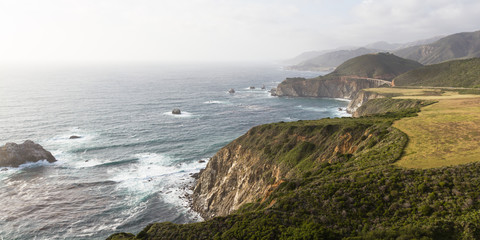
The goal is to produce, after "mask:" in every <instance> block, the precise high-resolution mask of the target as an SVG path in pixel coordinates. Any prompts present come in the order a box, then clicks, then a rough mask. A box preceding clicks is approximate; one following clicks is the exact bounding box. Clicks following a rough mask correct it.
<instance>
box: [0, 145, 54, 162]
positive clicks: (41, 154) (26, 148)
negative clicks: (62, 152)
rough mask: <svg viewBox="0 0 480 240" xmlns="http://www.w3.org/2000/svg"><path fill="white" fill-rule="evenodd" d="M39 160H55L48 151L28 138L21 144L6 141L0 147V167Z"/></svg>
mask: <svg viewBox="0 0 480 240" xmlns="http://www.w3.org/2000/svg"><path fill="white" fill-rule="evenodd" d="M40 160H47V161H48V162H55V161H57V160H56V159H55V157H53V155H52V154H51V153H50V152H49V151H47V150H45V149H43V147H42V146H40V145H39V144H36V143H34V142H33V141H30V140H27V141H25V142H24V143H22V144H16V143H7V144H5V145H4V146H2V147H0V166H2V167H18V166H20V165H22V164H24V163H27V162H37V161H40Z"/></svg>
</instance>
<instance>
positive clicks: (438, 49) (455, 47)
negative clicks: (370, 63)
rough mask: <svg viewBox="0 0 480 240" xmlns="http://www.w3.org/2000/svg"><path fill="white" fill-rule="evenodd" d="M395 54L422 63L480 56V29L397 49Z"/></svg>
mask: <svg viewBox="0 0 480 240" xmlns="http://www.w3.org/2000/svg"><path fill="white" fill-rule="evenodd" d="M395 54H396V55H398V56H400V57H403V58H408V59H412V60H415V61H418V62H420V63H422V64H435V63H440V62H444V61H448V60H453V59H461V58H473V57H480V31H477V32H465V33H457V34H453V35H450V36H447V37H444V38H442V39H440V40H438V41H436V42H434V43H431V44H425V45H420V46H414V47H409V48H405V49H401V50H398V51H395Z"/></svg>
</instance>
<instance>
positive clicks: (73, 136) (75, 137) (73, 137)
mask: <svg viewBox="0 0 480 240" xmlns="http://www.w3.org/2000/svg"><path fill="white" fill-rule="evenodd" d="M77 138H82V137H80V136H76V135H72V136H70V139H77Z"/></svg>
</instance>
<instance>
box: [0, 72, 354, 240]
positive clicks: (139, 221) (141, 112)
mask: <svg viewBox="0 0 480 240" xmlns="http://www.w3.org/2000/svg"><path fill="white" fill-rule="evenodd" d="M322 74H324V73H320V72H298V71H287V70H283V69H282V68H281V67H279V66H276V65H268V64H215V65H214V64H184V65H174V64H143V65H142V64H110V65H107V64H103V65H78V66H62V67H59V66H57V67H49V66H44V67H18V66H17V67H11V68H6V67H5V68H2V69H0V146H2V145H4V144H5V143H7V142H16V143H23V141H25V140H27V139H30V140H33V141H34V142H36V143H39V144H41V145H42V146H43V147H44V148H45V149H46V150H48V151H50V152H52V154H53V155H54V156H55V157H56V159H57V160H58V161H57V162H55V163H48V162H46V161H40V162H37V163H28V164H24V165H22V166H20V167H18V168H8V170H6V171H0V206H1V211H0V239H105V238H106V237H107V236H109V235H110V234H113V233H115V232H132V233H138V232H139V231H140V230H141V229H142V228H143V227H145V226H146V225H147V224H149V223H152V222H161V221H170V222H174V223H190V222H196V221H201V220H202V219H201V217H200V216H199V215H198V214H197V213H195V212H194V211H192V210H191V209H190V208H189V201H188V197H187V196H188V194H190V193H191V192H192V190H191V187H192V186H193V184H194V179H193V178H192V177H191V174H193V173H197V172H198V171H200V170H201V169H202V168H204V167H205V166H206V162H208V159H209V158H210V157H212V156H213V155H214V154H215V153H216V152H217V151H218V150H219V149H220V148H222V147H223V146H225V145H226V144H227V143H229V142H230V141H232V140H234V139H235V138H237V137H239V136H241V135H242V134H244V133H245V132H246V131H247V130H248V129H250V128H251V127H253V126H256V125H260V124H265V123H272V122H280V121H296V120H300V119H302V120H306V119H319V118H325V117H342V116H349V114H347V113H346V112H344V111H339V109H338V108H345V107H346V105H347V104H348V101H345V100H339V99H314V98H287V97H282V98H279V97H272V96H270V94H269V93H268V91H267V90H269V89H271V88H273V87H276V85H277V84H278V83H280V82H281V81H282V80H283V79H285V78H286V77H315V76H318V75H322ZM262 85H265V86H266V89H265V90H263V89H261V86H262ZM250 86H254V87H255V89H250ZM230 88H234V89H235V91H236V93H234V94H229V93H228V90H229V89H230ZM173 108H179V109H181V111H182V114H181V115H173V114H172V113H171V111H172V109H173ZM72 135H77V136H80V137H81V138H79V139H69V137H70V136H72ZM204 161H205V162H204Z"/></svg>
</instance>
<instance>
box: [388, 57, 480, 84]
mask: <svg viewBox="0 0 480 240" xmlns="http://www.w3.org/2000/svg"><path fill="white" fill-rule="evenodd" d="M393 82H394V84H395V86H399V87H401V86H430V87H478V86H479V85H480V58H472V59H466V60H454V61H449V62H444V63H439V64H435V65H428V66H424V67H422V68H418V69H415V70H412V71H409V72H407V73H404V74H402V75H400V76H398V77H396V78H395V79H394V80H393Z"/></svg>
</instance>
